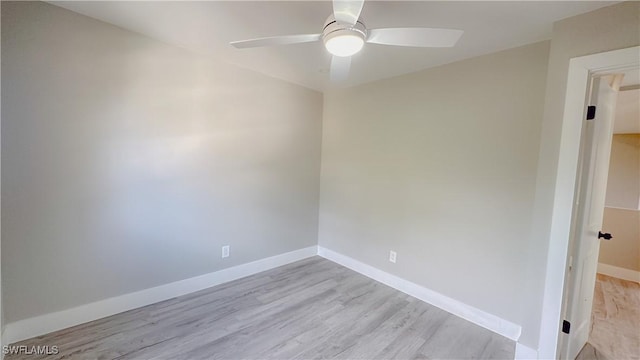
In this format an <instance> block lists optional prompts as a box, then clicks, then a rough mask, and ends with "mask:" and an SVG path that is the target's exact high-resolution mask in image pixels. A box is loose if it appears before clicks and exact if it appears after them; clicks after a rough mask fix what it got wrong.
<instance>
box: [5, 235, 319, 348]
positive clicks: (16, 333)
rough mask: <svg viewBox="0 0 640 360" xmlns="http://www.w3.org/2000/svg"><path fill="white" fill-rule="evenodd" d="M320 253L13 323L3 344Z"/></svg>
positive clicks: (294, 254)
mask: <svg viewBox="0 0 640 360" xmlns="http://www.w3.org/2000/svg"><path fill="white" fill-rule="evenodd" d="M317 252H318V247H317V246H310V247H307V248H304V249H299V250H295V251H291V252H288V253H284V254H280V255H276V256H272V257H268V258H265V259H261V260H257V261H253V262H250V263H247V264H242V265H237V266H233V267H230V268H227V269H222V270H219V271H215V272H212V273H208V274H204V275H200V276H196V277H192V278H189V279H185V280H180V281H176V282H172V283H169V284H165V285H160V286H156V287H153V288H149V289H145V290H141V291H137V292H133V293H129V294H125V295H121V296H116V297H112V298H109V299H105V300H100V301H96V302H93V303H90V304H86V305H81V306H78V307H75V308H71V309H67V310H62V311H58V312H54V313H49V314H45V315H40V316H36V317H32V318H29V319H24V320H19V321H16V322H12V323H9V324H7V327H6V329H5V332H4V337H3V339H2V340H3V344H11V343H14V342H16V341H20V340H24V339H29V338H32V337H35V336H40V335H43V334H47V333H50V332H52V331H56V330H61V329H65V328H68V327H70V326H75V325H78V324H82V323H85V322H88V321H93V320H97V319H100V318H103V317H106V316H111V315H115V314H118V313H121V312H124V311H128V310H131V309H135V308H139V307H142V306H147V305H150V304H154V303H157V302H160V301H164V300H168V299H171V298H174V297H176V296H181V295H185V294H189V293H192V292H195V291H199V290H203V289H206V288H209V287H212V286H216V285H219V284H222V283H225V282H228V281H233V280H236V279H240V278H243V277H245V276H249V275H253V274H257V273H259V272H262V271H266V270H270V269H273V268H276V267H278V266H282V265H286V264H289V263H292V262H295V261H298V260H302V259H306V258H308V257H311V256H315V255H316V254H317Z"/></svg>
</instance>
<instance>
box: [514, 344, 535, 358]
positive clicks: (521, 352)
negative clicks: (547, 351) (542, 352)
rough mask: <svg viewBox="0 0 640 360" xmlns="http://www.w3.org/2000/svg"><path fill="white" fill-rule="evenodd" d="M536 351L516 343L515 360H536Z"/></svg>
mask: <svg viewBox="0 0 640 360" xmlns="http://www.w3.org/2000/svg"><path fill="white" fill-rule="evenodd" d="M537 359H538V351H537V350H535V349H532V348H530V347H528V346H526V345H522V344H521V343H516V356H515V360H537Z"/></svg>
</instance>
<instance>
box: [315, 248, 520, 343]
mask: <svg viewBox="0 0 640 360" xmlns="http://www.w3.org/2000/svg"><path fill="white" fill-rule="evenodd" d="M318 255H320V256H322V257H323V258H325V259H328V260H331V261H333V262H335V263H338V264H340V265H342V266H344V267H347V268H349V269H351V270H353V271H356V272H358V273H360V274H362V275H364V276H367V277H369V278H371V279H373V280H376V281H378V282H381V283H383V284H385V285H388V286H390V287H392V288H394V289H396V290H398V291H402V292H403V293H405V294H408V295H411V296H413V297H415V298H417V299H420V300H422V301H424V302H426V303H429V304H431V305H433V306H436V307H439V308H440V309H442V310H445V311H447V312H450V313H451V314H453V315H456V316H458V317H460V318H463V319H465V320H467V321H470V322H472V323H474V324H476V325H479V326H482V327H483V328H485V329H489V330H491V331H493V332H495V333H497V334H500V335H502V336H504V337H506V338H509V339H511V340H514V341H517V340H518V338H519V337H520V332H521V330H522V328H521V327H520V325H517V324H514V323H512V322H509V321H507V320H504V319H502V318H499V317H497V316H495V315H492V314H489V313H487V312H484V311H482V310H480V309H476V308H474V307H472V306H469V305H467V304H464V303H462V302H460V301H458V300H454V299H452V298H450V297H447V296H445V295H442V294H440V293H437V292H435V291H433V290H430V289H427V288H425V287H422V286H420V285H418V284H415V283H412V282H410V281H407V280H405V279H402V278H400V277H397V276H395V275H392V274H389V273H387V272H384V271H382V270H380V269H376V268H375V267H373V266H371V265H367V264H365V263H362V262H360V261H358V260H355V259H353V258H350V257H348V256H345V255H342V254H340V253H337V252H335V251H332V250H329V249H326V248H324V247H322V246H318Z"/></svg>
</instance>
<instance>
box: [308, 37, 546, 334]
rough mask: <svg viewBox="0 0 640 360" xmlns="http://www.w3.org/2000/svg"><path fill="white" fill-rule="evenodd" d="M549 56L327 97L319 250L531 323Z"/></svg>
mask: <svg viewBox="0 0 640 360" xmlns="http://www.w3.org/2000/svg"><path fill="white" fill-rule="evenodd" d="M548 48H549V44H548V42H543V43H537V44H533V45H529V46H525V47H520V48H516V49H511V50H507V51H503V52H499V53H495V54H490V55H486V56H482V57H478V58H474V59H470V60H465V61H460V62H457V63H453V64H449V65H445V66H441V67H437V68H433V69H428V70H425V71H422V72H418V73H414V74H411V75H406V76H401V77H396V78H392V79H388V80H383V81H379V82H376V83H372V84H368V85H363V86H359V87H355V88H350V89H346V90H341V91H333V92H329V93H326V94H325V103H324V116H323V146H322V171H321V178H322V180H321V201H320V233H319V244H320V245H321V246H323V247H326V248H329V249H331V250H334V251H337V252H340V253H342V254H345V255H347V256H350V257H352V258H355V259H357V260H359V261H362V262H364V263H367V264H369V265H372V266H374V267H376V268H379V269H382V270H384V271H387V272H390V273H392V274H395V275H397V276H400V277H402V278H405V279H407V280H410V281H413V282H415V283H417V284H419V285H422V286H425V287H427V288H429V289H432V290H435V291H438V292H440V293H442V294H444V295H447V296H449V297H452V298H454V299H456V300H459V301H461V302H464V303H466V304H469V305H472V306H475V307H477V308H479V309H481V310H484V311H486V312H489V313H491V314H494V315H497V316H500V317H502V318H504V319H507V320H510V321H512V322H514V323H517V324H521V323H522V322H523V319H524V318H525V317H526V316H527V312H528V311H529V310H528V306H529V305H530V304H531V303H532V301H535V300H536V299H533V300H532V299H530V298H527V297H526V296H525V294H527V291H526V290H527V286H528V281H526V280H524V279H526V278H525V272H526V268H527V266H526V265H527V262H528V258H529V254H528V253H527V249H528V248H529V247H530V244H529V241H530V239H529V237H528V236H526V235H527V234H529V232H530V221H531V215H532V208H533V200H534V190H535V179H536V167H537V156H538V144H539V131H540V123H541V120H542V109H543V101H544V88H545V77H546V73H547V59H548ZM390 250H394V251H396V252H397V256H398V258H397V259H398V260H397V263H396V264H392V263H390V262H389V261H388V257H389V251H390Z"/></svg>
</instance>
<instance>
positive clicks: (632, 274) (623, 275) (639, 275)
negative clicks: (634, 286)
mask: <svg viewBox="0 0 640 360" xmlns="http://www.w3.org/2000/svg"><path fill="white" fill-rule="evenodd" d="M598 272H599V273H600V274H603V275H607V276H611V277H614V278H618V279H622V280H628V281H635V282H637V283H640V271H634V270H629V269H625V268H621V267H617V266H613V265H608V264H603V263H598Z"/></svg>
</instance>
